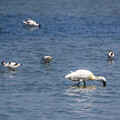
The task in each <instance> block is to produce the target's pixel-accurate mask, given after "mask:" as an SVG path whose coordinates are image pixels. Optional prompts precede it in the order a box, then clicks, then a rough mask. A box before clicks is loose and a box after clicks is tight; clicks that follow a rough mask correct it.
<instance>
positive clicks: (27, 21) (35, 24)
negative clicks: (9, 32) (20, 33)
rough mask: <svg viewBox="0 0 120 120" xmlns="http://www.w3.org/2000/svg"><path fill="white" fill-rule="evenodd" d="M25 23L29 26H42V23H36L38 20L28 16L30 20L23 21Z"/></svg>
mask: <svg viewBox="0 0 120 120" xmlns="http://www.w3.org/2000/svg"><path fill="white" fill-rule="evenodd" d="M23 23H24V24H25V25H28V26H38V27H40V26H41V25H40V24H38V23H36V21H34V20H31V19H30V18H28V20H26V21H23Z"/></svg>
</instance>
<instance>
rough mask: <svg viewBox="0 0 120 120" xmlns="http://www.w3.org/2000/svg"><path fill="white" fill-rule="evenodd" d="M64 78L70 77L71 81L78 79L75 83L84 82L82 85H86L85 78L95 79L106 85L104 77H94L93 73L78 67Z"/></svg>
mask: <svg viewBox="0 0 120 120" xmlns="http://www.w3.org/2000/svg"><path fill="white" fill-rule="evenodd" d="M65 78H66V79H71V80H72V81H79V82H78V84H77V85H79V84H80V82H84V85H86V83H85V81H87V80H97V81H102V82H103V85H104V86H106V79H105V78H104V77H96V76H94V75H93V73H92V72H90V71H89V70H84V69H80V70H77V71H75V72H72V73H70V74H68V75H66V76H65Z"/></svg>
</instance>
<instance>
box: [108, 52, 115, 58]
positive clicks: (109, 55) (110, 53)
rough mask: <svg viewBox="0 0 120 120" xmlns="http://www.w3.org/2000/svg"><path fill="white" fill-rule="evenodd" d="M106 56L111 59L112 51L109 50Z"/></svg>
mask: <svg viewBox="0 0 120 120" xmlns="http://www.w3.org/2000/svg"><path fill="white" fill-rule="evenodd" d="M107 56H108V59H112V58H113V57H114V52H112V51H109V52H108V53H107Z"/></svg>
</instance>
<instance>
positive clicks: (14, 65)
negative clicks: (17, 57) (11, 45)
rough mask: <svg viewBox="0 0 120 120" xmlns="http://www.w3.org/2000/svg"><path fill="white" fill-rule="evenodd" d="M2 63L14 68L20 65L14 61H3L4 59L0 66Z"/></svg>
mask: <svg viewBox="0 0 120 120" xmlns="http://www.w3.org/2000/svg"><path fill="white" fill-rule="evenodd" d="M2 65H4V66H5V67H6V68H8V69H16V68H17V67H19V66H21V64H20V63H15V62H9V63H5V61H3V62H2V63H1V67H2Z"/></svg>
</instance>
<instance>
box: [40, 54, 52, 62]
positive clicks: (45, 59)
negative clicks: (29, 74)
mask: <svg viewBox="0 0 120 120" xmlns="http://www.w3.org/2000/svg"><path fill="white" fill-rule="evenodd" d="M52 60H53V58H52V57H51V56H44V57H42V59H41V63H42V64H46V63H48V64H49V63H50V62H51V61H52Z"/></svg>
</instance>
